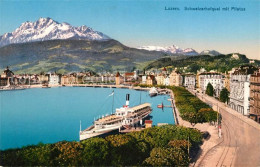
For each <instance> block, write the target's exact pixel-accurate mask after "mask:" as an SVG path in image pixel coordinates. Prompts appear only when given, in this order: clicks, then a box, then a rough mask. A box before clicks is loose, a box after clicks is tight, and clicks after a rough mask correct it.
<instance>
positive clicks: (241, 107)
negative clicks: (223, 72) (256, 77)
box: [229, 66, 254, 116]
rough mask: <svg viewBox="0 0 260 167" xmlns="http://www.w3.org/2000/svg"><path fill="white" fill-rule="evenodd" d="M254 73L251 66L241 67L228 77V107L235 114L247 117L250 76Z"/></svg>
mask: <svg viewBox="0 0 260 167" xmlns="http://www.w3.org/2000/svg"><path fill="white" fill-rule="evenodd" d="M253 73H254V68H253V67H252V66H241V67H239V68H237V69H235V71H234V72H233V73H231V76H230V102H229V106H230V107H231V108H232V109H234V110H236V111H237V112H239V113H241V114H243V115H246V116H248V115H249V97H250V87H249V86H250V76H251V74H253Z"/></svg>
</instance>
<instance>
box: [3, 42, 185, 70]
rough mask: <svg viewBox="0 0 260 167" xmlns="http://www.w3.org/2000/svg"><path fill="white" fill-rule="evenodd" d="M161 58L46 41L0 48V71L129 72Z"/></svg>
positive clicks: (107, 45) (108, 46) (113, 47)
mask: <svg viewBox="0 0 260 167" xmlns="http://www.w3.org/2000/svg"><path fill="white" fill-rule="evenodd" d="M165 55H166V54H165V53H163V52H158V51H147V50H141V49H136V48H130V47H127V46H125V45H123V44H121V43H120V42H118V41H116V40H105V41H88V40H71V39H68V40H50V41H40V42H29V43H22V44H10V45H7V46H4V47H1V48H0V69H2V70H3V68H5V67H6V66H10V68H11V69H12V70H13V71H14V72H15V73H24V72H25V73H40V72H42V71H43V72H49V71H57V72H60V73H66V72H71V71H85V70H93V71H101V70H132V69H133V68H141V69H142V68H143V65H147V64H148V63H150V62H151V61H153V60H155V59H158V58H162V57H164V56H165ZM178 57H181V55H180V56H178Z"/></svg>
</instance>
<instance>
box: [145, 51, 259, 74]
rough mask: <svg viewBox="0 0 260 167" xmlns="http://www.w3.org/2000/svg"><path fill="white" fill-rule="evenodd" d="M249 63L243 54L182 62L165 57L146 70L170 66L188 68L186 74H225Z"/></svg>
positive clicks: (188, 58) (207, 56)
mask: <svg viewBox="0 0 260 167" xmlns="http://www.w3.org/2000/svg"><path fill="white" fill-rule="evenodd" d="M248 63H250V60H249V59H248V58H247V57H246V56H245V55H242V54H235V55H233V54H227V55H218V56H210V55H201V56H192V57H186V58H184V59H181V60H176V59H172V58H171V57H165V58H161V59H159V60H156V61H154V62H152V63H150V64H149V65H147V66H146V69H157V68H162V67H169V66H170V67H172V68H179V69H180V70H183V69H184V68H183V67H186V68H185V72H194V73H196V72H197V70H199V69H200V68H205V69H206V70H207V71H210V70H218V71H220V72H225V71H229V70H231V69H232V68H234V67H238V66H240V65H244V64H248ZM252 65H255V66H260V61H259V60H255V62H254V63H252Z"/></svg>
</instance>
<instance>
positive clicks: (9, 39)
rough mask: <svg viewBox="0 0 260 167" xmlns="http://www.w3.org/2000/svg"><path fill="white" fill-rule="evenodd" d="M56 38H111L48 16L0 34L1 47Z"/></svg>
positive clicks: (85, 27)
mask: <svg viewBox="0 0 260 167" xmlns="http://www.w3.org/2000/svg"><path fill="white" fill-rule="evenodd" d="M55 39H86V40H109V39H111V38H110V37H108V36H107V35H105V34H103V33H102V32H98V31H95V30H93V29H92V28H90V27H87V26H85V25H83V26H79V27H74V26H72V25H70V24H69V23H66V22H63V23H59V22H57V21H55V20H53V19H51V18H49V17H47V18H40V19H38V20H37V21H35V22H30V21H26V22H24V23H22V24H21V25H20V26H19V27H18V28H16V29H15V30H14V31H13V32H9V33H5V34H3V35H2V36H0V47H1V46H5V45H8V44H13V43H26V42H35V41H47V40H55Z"/></svg>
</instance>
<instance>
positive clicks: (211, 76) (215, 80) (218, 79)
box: [199, 72, 224, 97]
mask: <svg viewBox="0 0 260 167" xmlns="http://www.w3.org/2000/svg"><path fill="white" fill-rule="evenodd" d="M208 83H210V84H211V85H212V86H213V89H214V92H215V93H214V94H215V97H218V96H219V94H220V91H221V90H222V89H223V87H224V76H223V75H222V74H221V73H217V72H203V73H200V74H199V86H200V90H201V91H202V93H205V92H206V89H207V86H208Z"/></svg>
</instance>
